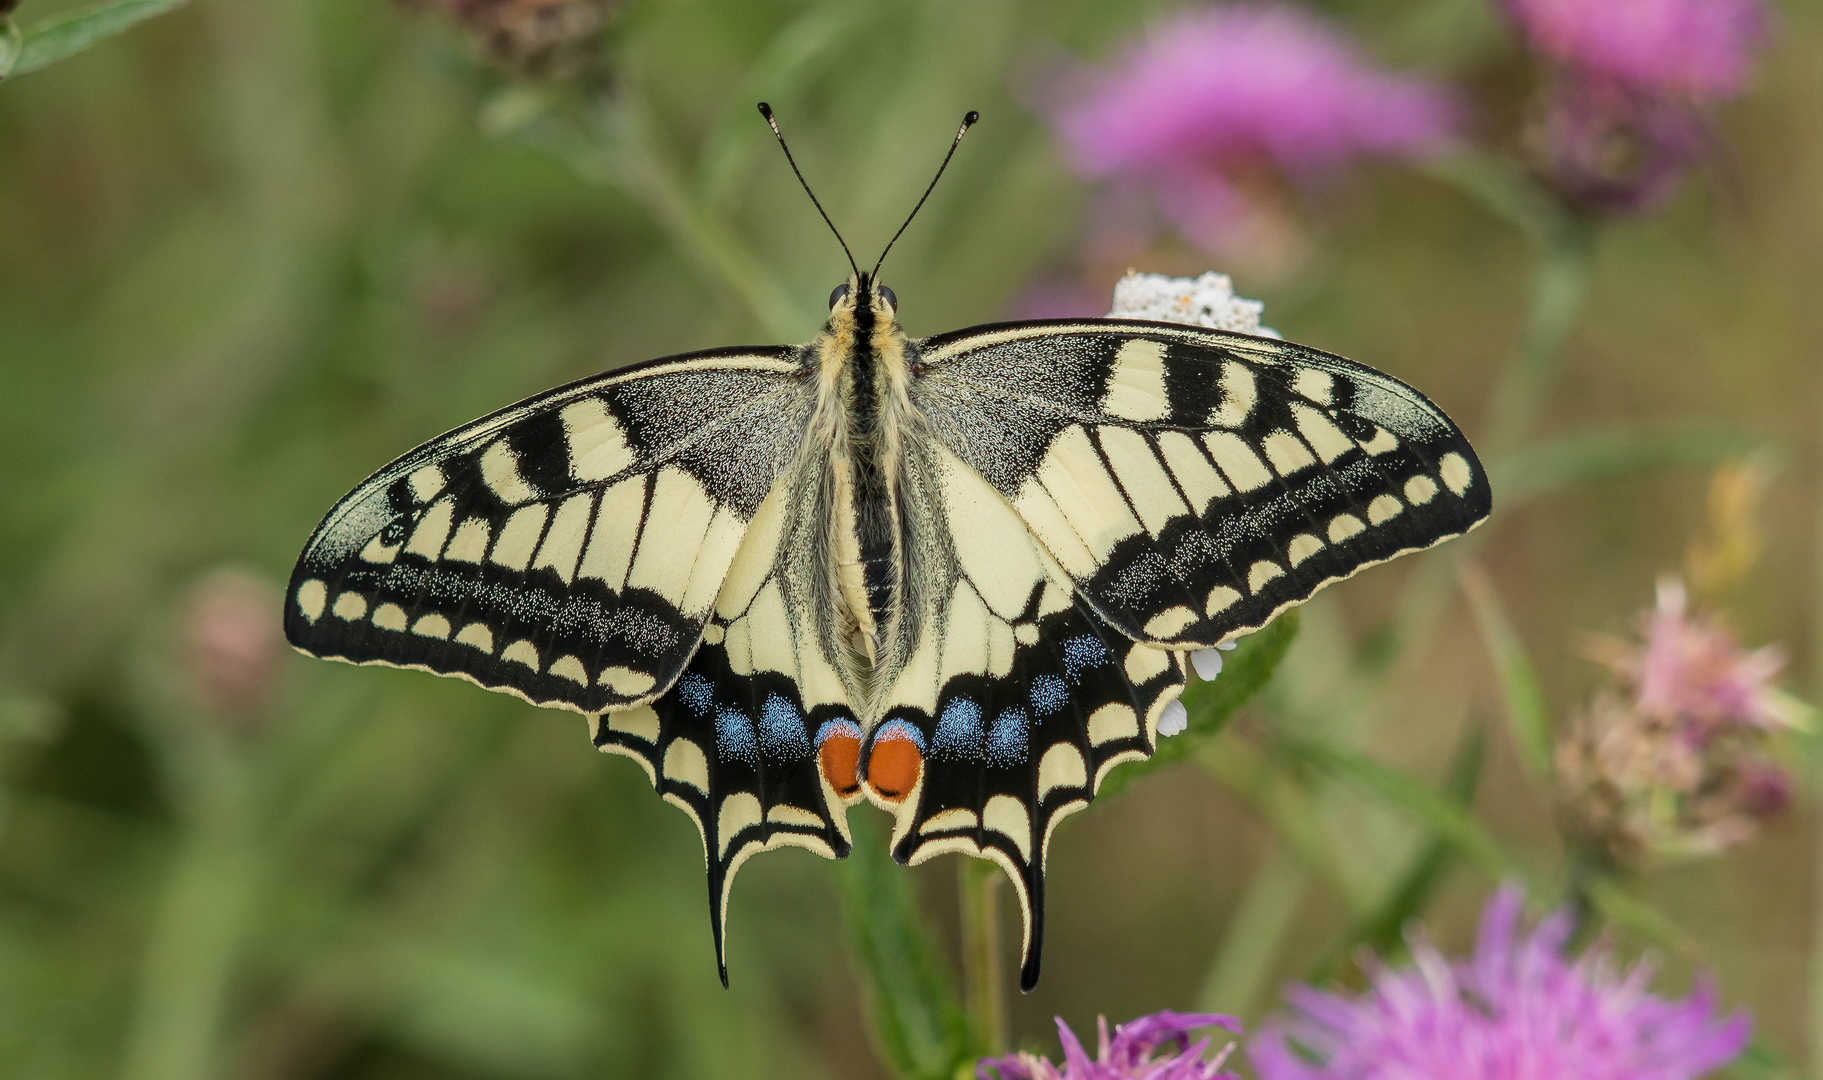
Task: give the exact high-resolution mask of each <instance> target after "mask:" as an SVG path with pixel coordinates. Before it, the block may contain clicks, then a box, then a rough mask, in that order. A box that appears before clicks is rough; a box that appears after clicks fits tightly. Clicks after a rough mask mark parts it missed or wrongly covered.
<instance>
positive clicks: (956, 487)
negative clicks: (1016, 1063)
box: [862, 448, 1184, 989]
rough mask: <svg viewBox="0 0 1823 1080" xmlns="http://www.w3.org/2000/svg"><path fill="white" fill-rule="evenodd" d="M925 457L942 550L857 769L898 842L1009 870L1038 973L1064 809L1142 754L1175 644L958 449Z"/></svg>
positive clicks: (932, 525)
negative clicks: (1029, 522) (1067, 561)
mask: <svg viewBox="0 0 1823 1080" xmlns="http://www.w3.org/2000/svg"><path fill="white" fill-rule="evenodd" d="M933 456H934V457H935V458H936V459H937V460H936V462H935V463H934V464H935V467H934V468H930V469H928V470H925V472H926V473H927V475H929V476H930V477H931V483H932V485H933V486H935V487H937V488H938V489H939V490H937V491H935V492H932V493H930V497H929V498H928V499H926V500H923V501H924V502H926V503H927V504H928V505H930V506H933V507H935V508H936V509H937V512H936V513H935V514H933V516H932V518H931V519H929V520H928V521H927V522H926V523H925V524H924V525H923V526H921V527H920V528H919V529H918V530H917V533H916V535H917V536H918V539H919V541H920V542H921V543H922V544H924V545H925V548H926V557H927V558H934V559H937V560H938V561H941V562H942V563H943V571H944V572H942V573H940V574H935V573H934V574H932V575H931V576H932V577H933V578H935V580H937V581H938V582H939V584H938V586H937V587H936V588H935V589H934V590H933V593H934V595H930V596H927V597H925V600H926V602H927V603H928V604H929V607H928V608H927V618H926V620H925V621H924V623H923V629H922V633H921V634H920V636H919V641H918V644H917V648H916V651H915V652H914V654H913V655H912V657H911V659H910V661H909V662H908V663H907V664H906V665H905V668H904V670H903V671H902V672H901V674H900V675H899V677H898V679H897V680H896V682H895V683H894V685H893V686H892V688H891V690H890V692H889V693H888V694H887V696H886V698H885V699H884V703H883V704H884V709H883V711H882V712H881V714H880V716H879V718H878V720H877V721H876V723H875V724H874V725H873V726H872V728H871V730H870V731H869V736H868V742H867V745H866V749H865V755H864V760H863V763H862V768H863V769H864V771H865V775H866V777H867V781H868V787H869V790H870V794H871V795H872V797H873V798H874V801H876V802H878V803H880V804H881V805H882V806H884V807H885V808H887V809H888V810H890V811H892V812H893V813H894V815H895V819H896V826H895V828H894V831H893V841H892V843H893V854H894V856H895V857H896V858H898V859H900V860H901V861H904V862H912V863H916V862H922V861H923V860H925V859H928V858H930V857H932V856H934V855H938V854H941V853H944V852H950V851H960V852H964V853H966V854H969V855H974V856H976V857H979V858H985V859H990V860H992V861H994V862H996V863H998V864H1000V866H1001V867H1002V868H1003V869H1005V870H1006V872H1007V874H1008V876H1009V877H1010V878H1011V880H1012V882H1013V886H1014V891H1015V893H1016V894H1017V895H1018V897H1019V902H1020V909H1021V914H1022V917H1023V923H1024V958H1025V959H1024V966H1023V970H1022V973H1021V983H1022V985H1023V986H1024V987H1025V988H1027V989H1030V988H1031V987H1032V986H1033V985H1035V984H1036V982H1037V979H1038V968H1039V960H1040V955H1041V944H1042V937H1043V930H1044V862H1045V853H1046V852H1047V851H1048V850H1049V847H1050V841H1051V836H1052V834H1053V832H1054V830H1055V828H1056V826H1057V824H1058V823H1059V822H1060V821H1061V820H1062V819H1063V818H1064V817H1066V816H1067V815H1069V814H1070V813H1073V812H1075V811H1077V810H1080V809H1082V808H1083V807H1085V806H1087V805H1088V804H1089V801H1090V800H1091V799H1093V798H1094V794H1095V791H1096V789H1097V788H1099V786H1100V785H1101V782H1102V780H1103V778H1104V777H1106V775H1107V774H1108V772H1109V770H1111V769H1112V768H1113V767H1114V766H1115V765H1117V764H1119V763H1120V762H1122V761H1129V760H1136V759H1141V758H1146V757H1150V756H1151V754H1152V751H1153V748H1154V746H1155V745H1156V739H1157V730H1158V717H1159V714H1160V713H1161V712H1162V711H1163V709H1164V707H1165V706H1166V704H1168V703H1169V702H1170V701H1172V700H1174V699H1175V698H1176V697H1177V696H1178V694H1179V693H1180V692H1181V691H1182V689H1183V686H1184V662H1183V659H1182V657H1181V655H1180V654H1177V653H1172V652H1168V651H1166V650H1164V649H1159V648H1154V647H1152V646H1150V645H1146V644H1142V643H1139V642H1135V641H1133V640H1131V639H1130V638H1127V637H1125V636H1123V635H1122V634H1120V633H1118V632H1117V631H1115V630H1114V629H1113V628H1111V627H1110V626H1108V624H1107V623H1106V622H1105V621H1104V620H1102V618H1101V617H1100V616H1099V615H1097V614H1096V613H1095V612H1094V611H1093V610H1092V609H1091V608H1089V607H1088V606H1087V605H1085V604H1082V603H1080V602H1079V601H1078V598H1077V597H1076V595H1075V586H1074V584H1073V583H1072V582H1071V581H1070V579H1069V577H1068V576H1067V575H1066V574H1065V573H1064V572H1063V571H1062V569H1061V568H1060V567H1058V566H1057V564H1056V562H1055V561H1054V560H1052V559H1051V558H1050V556H1049V555H1048V554H1047V553H1046V552H1045V550H1044V549H1043V547H1042V546H1041V545H1040V544H1039V543H1038V541H1037V540H1036V538H1034V537H1033V536H1032V534H1031V533H1030V532H1028V531H1027V529H1026V528H1025V526H1024V525H1023V524H1022V523H1021V521H1020V519H1019V517H1018V515H1017V514H1016V513H1015V512H1014V510H1013V508H1012V507H1011V506H1010V505H1009V504H1008V503H1007V501H1006V499H1005V498H1004V497H1002V496H1001V495H1000V494H999V493H998V492H996V491H995V490H994V489H993V488H992V487H990V486H989V485H988V484H987V482H986V481H985V480H984V479H983V478H982V477H981V476H980V475H979V474H978V473H976V472H975V471H974V470H973V469H971V468H970V467H969V466H968V465H966V464H964V463H963V462H962V461H961V460H960V459H958V458H957V457H956V456H954V455H952V454H949V453H948V452H946V451H942V450H941V449H940V448H937V449H935V450H934V455H933Z"/></svg>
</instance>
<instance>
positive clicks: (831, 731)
mask: <svg viewBox="0 0 1823 1080" xmlns="http://www.w3.org/2000/svg"><path fill="white" fill-rule="evenodd" d="M837 735H846V736H848V737H849V738H851V739H857V740H858V739H859V738H860V737H861V725H859V724H857V723H855V722H854V721H853V720H850V719H848V718H847V717H845V716H844V717H837V718H836V719H834V720H825V721H823V726H822V727H820V728H818V729H817V745H818V746H822V745H823V744H824V743H825V742H828V741H829V740H830V739H832V738H834V737H835V736H837Z"/></svg>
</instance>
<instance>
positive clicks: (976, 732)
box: [936, 697, 981, 761]
mask: <svg viewBox="0 0 1823 1080" xmlns="http://www.w3.org/2000/svg"><path fill="white" fill-rule="evenodd" d="M936 744H937V746H936V752H937V753H938V754H939V755H941V756H943V757H946V758H952V759H954V760H958V761H978V760H980V758H981V706H980V705H978V704H977V703H976V702H975V701H974V699H972V698H965V697H958V698H951V699H950V702H949V704H948V705H945V706H944V707H943V712H942V714H941V715H939V716H938V717H937V736H936Z"/></svg>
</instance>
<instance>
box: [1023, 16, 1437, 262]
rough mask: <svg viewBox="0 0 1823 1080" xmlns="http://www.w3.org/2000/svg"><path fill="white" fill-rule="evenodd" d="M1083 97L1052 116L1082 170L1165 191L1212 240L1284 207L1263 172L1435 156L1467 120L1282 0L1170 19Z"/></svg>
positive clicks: (1172, 214)
mask: <svg viewBox="0 0 1823 1080" xmlns="http://www.w3.org/2000/svg"><path fill="white" fill-rule="evenodd" d="M1071 96H1072V97H1073V98H1074V100H1071V101H1069V102H1068V103H1066V104H1065V105H1063V106H1062V107H1061V108H1058V109H1056V110H1054V111H1053V115H1052V121H1053V123H1054V125H1055V127H1056V129H1057V131H1058V133H1059V135H1060V136H1061V137H1062V139H1063V142H1064V144H1065V147H1066V150H1067V152H1068V155H1069V158H1070V161H1071V162H1072V163H1073V164H1074V166H1075V167H1076V169H1077V170H1078V171H1079V172H1081V173H1082V174H1083V175H1085V176H1088V177H1091V178H1094V179H1100V180H1114V181H1123V182H1128V183H1134V184H1139V185H1142V186H1146V187H1149V188H1151V189H1153V190H1154V191H1155V192H1156V194H1157V196H1158V199H1159V202H1160V204H1161V206H1162V208H1163V209H1164V211H1165V213H1166V215H1167V217H1169V218H1170V219H1171V221H1172V223H1173V224H1174V225H1176V226H1177V227H1178V228H1179V229H1180V230H1181V231H1182V232H1183V233H1184V234H1185V235H1186V236H1188V237H1189V238H1190V239H1192V240H1194V241H1196V242H1197V243H1199V244H1201V245H1203V246H1204V247H1205V248H1219V247H1220V246H1221V244H1222V238H1223V237H1224V235H1226V234H1229V233H1232V232H1234V231H1235V230H1237V229H1242V230H1244V229H1245V228H1247V227H1248V226H1247V222H1248V220H1249V217H1250V215H1251V216H1254V217H1257V216H1259V215H1260V214H1262V213H1270V212H1271V211H1272V210H1273V208H1272V207H1271V206H1270V205H1268V203H1269V200H1262V198H1261V197H1260V196H1259V194H1258V193H1257V192H1256V191H1254V190H1252V189H1253V188H1256V187H1257V186H1258V180H1259V179H1260V174H1261V173H1262V171H1263V172H1265V173H1266V174H1268V176H1276V177H1277V178H1280V179H1286V180H1290V181H1293V182H1295V183H1304V182H1309V181H1312V180H1316V179H1320V178H1322V177H1325V176H1328V175H1331V174H1334V173H1336V172H1338V171H1340V170H1341V169H1343V168H1344V167H1346V166H1348V165H1349V164H1351V163H1353V162H1354V161H1355V160H1356V159H1358V158H1360V157H1363V156H1370V155H1372V156H1383V157H1393V158H1410V157H1414V156H1418V155H1423V154H1428V153H1431V152H1433V151H1435V150H1437V149H1439V148H1440V147H1441V146H1442V145H1443V144H1444V143H1445V141H1446V140H1447V139H1448V137H1449V136H1450V134H1451V133H1452V132H1453V130H1454V129H1455V126H1456V125H1455V108H1454V104H1453V102H1452V101H1451V99H1450V98H1449V97H1448V96H1447V95H1446V94H1444V93H1443V91H1442V90H1440V89H1439V88H1438V87H1436V86H1435V85H1433V84H1432V83H1430V82H1428V81H1425V80H1422V79H1418V78H1412V77H1407V76H1400V75H1394V74H1390V73H1387V72H1383V71H1380V70H1377V69H1375V68H1373V67H1371V66H1370V65H1368V64H1367V62H1366V61H1365V60H1363V59H1362V57H1361V56H1360V55H1359V54H1358V53H1357V52H1356V51H1355V49H1354V47H1353V45H1352V44H1351V43H1350V42H1349V41H1348V40H1347V39H1346V38H1345V37H1343V36H1342V35H1341V34H1340V33H1338V32H1337V31H1336V30H1335V29H1333V28H1331V27H1330V26H1328V25H1327V24H1325V23H1323V22H1320V21H1318V20H1316V19H1314V18H1312V17H1311V16H1309V15H1306V14H1304V13H1302V12H1300V11H1298V10H1296V9H1295V8H1291V7H1285V6H1279V5H1265V4H1261V5H1240V4H1237V5H1227V6H1218V7H1208V8H1202V9H1198V10H1193V11H1190V12H1186V13H1184V14H1181V15H1178V16H1175V17H1173V18H1170V19H1167V20H1165V21H1163V22H1161V23H1158V24H1156V25H1155V26H1154V27H1153V28H1152V29H1151V30H1150V31H1149V32H1148V33H1147V34H1146V35H1145V37H1144V38H1143V39H1142V40H1140V41H1138V42H1136V43H1135V44H1133V45H1132V46H1130V47H1129V48H1128V49H1127V50H1126V53H1125V55H1124V56H1123V57H1122V58H1121V60H1120V61H1119V62H1118V63H1117V64H1116V65H1115V67H1114V68H1113V69H1112V70H1110V71H1105V72H1099V73H1094V74H1091V75H1088V76H1085V78H1084V80H1083V85H1082V86H1081V87H1080V88H1079V92H1078V93H1077V94H1075V95H1071ZM1255 231H1257V229H1256V230H1255Z"/></svg>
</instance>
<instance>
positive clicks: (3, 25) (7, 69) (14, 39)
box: [0, 19, 25, 79]
mask: <svg viewBox="0 0 1823 1080" xmlns="http://www.w3.org/2000/svg"><path fill="white" fill-rule="evenodd" d="M24 47H25V35H24V34H21V33H20V32H19V25H18V24H17V23H15V22H13V20H11V19H0V79H4V78H6V77H7V76H8V75H11V74H12V73H13V67H14V65H16V64H18V63H19V53H20V51H21V50H23V49H24Z"/></svg>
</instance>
